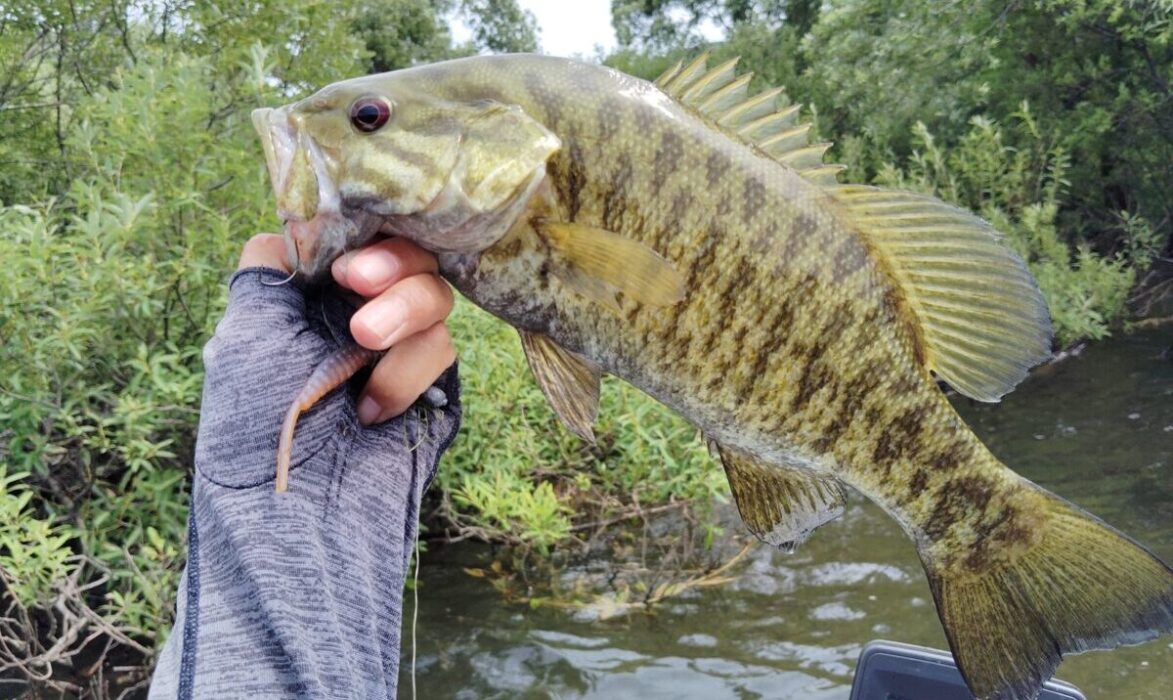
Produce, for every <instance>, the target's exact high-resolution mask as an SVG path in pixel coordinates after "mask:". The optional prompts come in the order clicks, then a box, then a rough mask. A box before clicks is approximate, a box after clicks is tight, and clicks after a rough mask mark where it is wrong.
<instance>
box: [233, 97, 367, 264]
mask: <svg viewBox="0 0 1173 700" xmlns="http://www.w3.org/2000/svg"><path fill="white" fill-rule="evenodd" d="M252 122H253V127H254V128H255V129H256V131H257V135H258V136H260V138H261V147H262V148H263V149H264V152H265V165H266V166H267V168H268V170H269V181H270V182H271V183H272V185H273V192H274V193H275V194H276V196H277V215H278V216H279V217H281V220H282V222H283V223H284V235H285V248H286V253H287V256H288V259H289V266H290V269H291V270H292V271H293V272H295V273H297V274H298V275H299V276H301V277H303V278H307V279H309V280H310V281H319V280H321V279H323V278H325V277H327V276H328V275H329V270H330V264H331V263H333V262H334V259H335V258H337V257H338V256H339V255H341V254H342V253H344V252H345V251H346V250H347V249H348V248H354V247H357V246H359V245H361V244H362V243H363V242H365V240H366V239H369V238H370V237H371V236H373V235H374V233H375V230H376V229H377V228H378V223H377V222H355V221H353V220H351V218H350V217H347V216H345V215H344V214H343V212H342V197H341V194H340V193H339V190H338V187H337V185H336V184H335V182H334V178H333V177H332V176H331V174H330V169H329V167H328V163H327V159H326V156H325V155H324V154H323V153H322V150H321V148H319V147H318V144H317V143H315V142H314V140H313V139H312V138H310V137H309V136H308V135H306V133H305V131H304V130H302V129H299V128H298V123H297V117H296V116H295V115H294V114H291V113H290V112H289V110H288V108H286V107H279V108H276V109H272V108H262V109H256V110H253V112H252Z"/></svg>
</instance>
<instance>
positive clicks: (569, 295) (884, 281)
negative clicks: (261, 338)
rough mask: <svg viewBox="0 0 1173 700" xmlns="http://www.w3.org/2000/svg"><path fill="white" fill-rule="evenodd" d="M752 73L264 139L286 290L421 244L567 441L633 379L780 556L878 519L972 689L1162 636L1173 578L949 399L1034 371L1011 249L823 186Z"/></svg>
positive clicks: (425, 71) (464, 78) (993, 236)
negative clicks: (902, 540) (823, 533)
mask: <svg viewBox="0 0 1173 700" xmlns="http://www.w3.org/2000/svg"><path fill="white" fill-rule="evenodd" d="M747 82H748V80H747V79H746V78H745V77H739V78H734V73H733V71H732V65H731V64H724V65H723V66H721V67H718V68H716V69H714V70H713V71H711V72H708V71H707V69H706V67H705V66H704V61H703V59H698V60H697V61H695V62H692V63H690V64H688V65H684V64H681V65H679V66H677V67H675V68H674V69H673V70H672V71H670V72H669V73H668V74H666V75H665V76H664V77H663V78H662V79H661V80H660V81H657V83H656V84H651V83H647V82H644V81H642V80H638V79H635V78H632V77H630V76H625V75H623V74H621V73H618V72H616V71H612V70H609V69H606V68H603V67H599V66H593V65H588V64H584V63H579V62H575V61H570V60H565V59H555V58H548V57H538V56H495V57H477V58H471V59H465V60H460V61H453V62H447V63H441V64H436V65H432V66H421V67H418V68H413V69H410V70H406V71H399V72H395V73H389V74H384V75H377V76H367V77H364V78H359V79H355V80H351V81H344V82H341V83H336V84H335V85H332V86H328V87H326V88H324V89H323V90H321V91H319V92H318V93H317V94H315V95H313V96H311V97H309V98H306V99H305V100H302V101H300V102H298V103H296V104H294V105H291V106H289V107H285V108H280V109H277V110H258V111H257V112H256V113H254V123H255V124H256V126H257V129H258V132H259V133H260V135H261V138H262V143H263V145H264V147H265V154H266V162H267V164H268V167H269V172H270V176H271V179H272V180H273V184H274V189H275V191H276V193H277V201H278V209H279V212H280V213H281V214H282V216H283V217H284V218H285V219H286V220H287V223H286V238H287V241H288V242H289V249H290V254H291V262H292V264H293V265H294V266H295V267H296V268H297V269H298V270H299V271H300V272H301V273H303V274H304V275H306V276H308V277H311V278H312V277H318V276H323V275H325V274H326V273H327V271H328V269H329V264H330V262H331V261H332V260H333V259H334V258H335V257H336V256H337V255H339V254H340V253H341V252H343V251H344V250H346V249H348V248H353V247H355V246H359V245H362V244H364V243H365V242H366V241H368V240H370V238H371V237H372V236H374V235H376V234H377V233H378V232H383V233H389V234H392V235H398V236H404V237H407V238H410V239H412V240H414V241H416V242H417V243H419V244H420V245H421V246H423V247H424V248H427V249H428V250H431V251H433V252H434V253H436V254H437V256H438V260H439V263H440V272H441V273H442V274H443V275H444V276H445V277H446V278H447V279H448V280H449V281H450V282H451V283H452V284H453V285H454V286H455V287H457V288H458V289H459V290H460V291H461V292H462V293H463V294H465V295H466V296H467V297H468V298H470V299H471V300H473V301H474V302H475V303H477V304H478V305H480V306H481V307H482V308H484V309H486V310H488V311H489V312H491V313H493V314H495V315H497V316H498V317H500V318H502V319H503V320H505V321H506V322H508V323H510V324H511V325H513V326H515V327H516V328H517V329H518V330H519V331H520V333H521V335H522V347H523V349H524V350H525V353H526V357H527V361H528V362H529V364H530V367H531V369H533V370H534V374H535V377H536V379H537V381H538V384H539V386H541V388H542V390H543V392H544V393H545V395H546V397H547V398H548V399H549V401H550V403H551V406H552V407H553V408H554V410H555V412H556V413H558V415H559V416H560V417H561V418H562V420H563V422H564V423H565V424H566V426H567V427H568V428H569V429H570V430H572V431H574V432H575V433H576V434H578V435H580V436H582V437H584V438H586V439H592V438H593V430H592V426H591V422H592V421H593V419H594V415H595V411H596V409H597V402H598V390H599V389H598V382H599V377H600V375H601V374H602V373H603V372H607V373H610V374H614V375H616V376H618V377H621V378H623V379H625V380H626V381H628V382H630V383H631V384H633V385H635V386H636V387H639V388H640V389H642V390H643V391H645V392H647V393H648V394H649V395H651V396H653V397H655V398H656V399H658V400H660V401H661V402H663V403H664V404H666V405H668V406H669V407H671V408H673V409H674V410H676V411H678V412H679V413H681V414H682V415H683V416H685V417H686V418H687V419H689V420H690V421H691V422H692V423H694V424H695V425H696V426H697V427H698V428H699V429H700V430H701V431H702V432H703V433H704V435H705V436H706V438H707V439H709V440H710V441H711V445H712V446H713V448H714V451H715V452H716V454H717V455H718V456H719V458H720V460H721V462H722V464H723V465H724V467H725V471H726V474H727V476H728V477H729V483H730V489H731V492H732V494H733V496H734V501H735V503H736V504H737V507H738V509H739V511H740V513H741V514H742V517H743V520H744V521H745V523H746V525H747V527H749V528H750V530H751V531H752V532H754V534H755V535H757V536H758V537H759V538H761V539H762V540H763V541H766V542H768V543H770V544H772V545H775V546H778V547H781V548H783V549H786V550H789V549H792V548H793V547H794V546H795V545H796V544H797V543H799V542H801V541H802V540H803V539H804V538H805V537H807V536H808V535H809V534H810V533H811V531H813V530H814V529H815V528H817V527H819V526H820V525H822V524H823V523H825V522H827V521H829V520H831V519H834V518H835V517H836V516H837V515H838V514H840V513H842V511H843V507H844V499H845V493H844V491H843V488H842V486H841V484H842V483H846V484H849V485H851V486H853V487H854V488H855V489H856V490H858V491H859V492H860V493H862V494H864V495H865V496H867V497H868V498H870V499H871V500H873V501H874V502H876V503H877V504H879V505H880V506H881V507H882V508H883V509H884V510H885V511H886V512H888V513H889V514H890V515H891V516H892V517H893V518H895V519H896V520H897V522H899V523H900V524H901V526H902V527H903V528H904V529H905V531H906V532H907V533H908V534H909V535H910V536H911V538H912V539H913V540H914V542H915V543H916V546H917V550H918V553H919V555H920V557H921V561H922V563H923V564H924V568H925V572H926V574H927V576H928V580H929V584H930V588H931V590H932V592H933V596H934V600H935V601H936V603H937V610H938V613H939V615H940V617H941V620H942V623H943V625H944V628H945V632H946V636H947V637H948V639H949V643H950V648H951V649H952V651H953V654H954V658H955V659H956V660H957V662H958V666H959V668H960V669H961V671H962V674H963V676H964V677H965V679H966V682H967V683H968V684H969V687H970V688H971V690H972V691H973V692H974V694H975V695H976V696H978V697H982V698H998V699H1000V700H1005V699H1013V700H1021V699H1027V698H1034V697H1036V696H1037V693H1038V691H1039V688H1040V686H1041V685H1042V683H1043V682H1044V681H1045V680H1046V678H1048V677H1050V676H1051V674H1052V673H1053V672H1054V670H1055V667H1056V666H1057V664H1058V663H1059V660H1060V658H1061V655H1062V654H1063V653H1071V652H1079V651H1083V650H1086V649H1090V648H1111V647H1114V646H1117V645H1119V644H1128V643H1136V642H1139V641H1143V640H1145V639H1150V638H1152V637H1154V636H1156V635H1157V634H1160V633H1167V632H1168V631H1169V630H1170V628H1171V627H1173V574H1171V572H1170V570H1169V567H1168V566H1167V565H1165V564H1164V563H1163V562H1161V561H1160V560H1158V559H1156V558H1155V557H1153V556H1152V555H1151V554H1150V553H1148V552H1147V551H1146V550H1144V549H1143V548H1142V547H1140V546H1139V545H1137V544H1136V543H1135V542H1133V541H1132V540H1130V539H1128V538H1127V537H1125V536H1124V535H1121V534H1120V533H1118V532H1116V531H1114V530H1112V529H1111V528H1109V527H1107V526H1105V525H1103V524H1102V523H1100V522H1099V521H1097V520H1095V519H1094V518H1093V517H1091V516H1089V515H1088V514H1086V513H1084V512H1083V511H1081V510H1079V509H1078V508H1077V507H1075V506H1073V505H1071V504H1069V503H1067V502H1065V501H1063V500H1062V499H1060V498H1058V497H1056V496H1054V495H1053V494H1050V493H1048V492H1046V491H1044V490H1043V489H1041V488H1039V487H1037V486H1036V485H1034V484H1032V483H1030V482H1029V481H1027V480H1025V479H1023V478H1022V477H1019V476H1018V475H1016V474H1014V473H1013V472H1012V471H1010V470H1009V469H1008V468H1007V467H1005V466H1004V465H1003V464H1001V463H1000V461H999V460H997V459H996V458H995V457H994V456H993V455H992V454H991V453H990V452H989V450H988V449H987V448H986V447H985V446H984V445H982V444H981V442H980V441H979V440H978V439H977V437H976V436H975V435H974V434H973V432H972V431H971V430H969V428H968V427H967V426H966V425H965V424H964V422H963V421H962V420H961V419H960V418H959V417H958V415H957V414H956V412H954V410H953V409H952V407H951V406H950V404H949V402H948V401H947V400H946V399H945V398H944V396H943V394H942V393H941V391H940V390H939V389H938V387H937V381H936V378H937V376H939V377H941V378H943V379H945V380H947V381H948V382H949V383H950V384H951V385H953V386H954V387H955V388H956V389H957V390H958V391H960V392H961V393H963V394H965V395H966V396H969V397H971V398H975V399H978V400H983V401H994V400H997V399H998V398H999V397H1000V396H1001V395H1002V394H1004V393H1006V392H1007V391H1009V390H1010V389H1012V388H1013V386H1014V385H1015V384H1016V383H1017V382H1018V381H1020V380H1021V379H1022V378H1023V377H1024V376H1025V375H1026V372H1027V370H1028V369H1029V367H1030V366H1031V365H1032V364H1035V363H1037V362H1038V361H1039V360H1040V359H1041V358H1043V357H1045V356H1046V355H1047V354H1048V352H1049V348H1050V325H1049V319H1048V317H1047V314H1046V308H1045V303H1044V301H1043V299H1042V297H1041V294H1040V293H1039V291H1038V288H1037V285H1036V284H1035V283H1034V281H1033V279H1032V278H1031V277H1030V274H1029V272H1028V271H1027V270H1026V267H1025V265H1024V263H1023V262H1022V261H1021V259H1019V258H1018V257H1017V256H1015V255H1014V254H1013V253H1012V252H1010V251H1009V250H1007V249H1006V248H1005V246H1003V245H1002V244H1001V243H999V241H998V234H997V233H996V232H995V231H994V230H993V229H992V228H990V227H989V225H988V224H986V223H985V222H982V221H981V220H979V219H977V218H976V217H974V216H973V215H972V214H970V213H968V212H965V211H963V210H960V209H957V208H955V207H952V206H951V205H948V204H945V203H943V202H941V201H940V200H937V199H935V198H932V197H928V196H925V195H919V194H916V193H907V192H897V191H890V190H883V189H879V188H872V187H861V186H850V185H839V184H838V183H837V182H835V181H834V173H835V172H836V167H835V166H825V165H823V164H822V162H821V155H822V152H823V150H824V147H822V146H820V145H818V144H814V145H811V144H807V142H806V133H807V131H808V129H809V127H807V126H805V125H801V124H797V123H796V122H795V121H794V120H795V119H796V116H795V115H796V110H795V109H793V108H789V107H784V106H783V107H777V106H775V105H774V104H773V102H774V95H776V92H770V93H763V94H760V95H758V96H753V97H747V95H746V94H745V92H744V87H745V85H746V84H747ZM771 110H776V111H773V112H771ZM364 115H365V116H364ZM371 115H377V120H376V121H375V122H371V121H370V119H369V117H371ZM934 373H935V375H936V376H935V375H934ZM283 445H284V443H283Z"/></svg>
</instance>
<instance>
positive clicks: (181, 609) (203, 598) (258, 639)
mask: <svg viewBox="0 0 1173 700" xmlns="http://www.w3.org/2000/svg"><path fill="white" fill-rule="evenodd" d="M280 279H281V275H279V274H278V273H277V272H275V271H273V270H267V269H262V268H253V269H248V270H243V271H241V272H238V273H237V274H236V275H234V276H233V278H232V281H231V282H230V283H229V284H230V292H229V303H228V310H227V311H226V313H225V316H224V319H223V320H222V321H221V322H220V324H219V325H218V326H217V328H216V333H215V335H214V337H213V338H212V340H211V341H209V343H208V345H207V347H206V348H205V349H204V363H205V367H206V372H207V374H206V377H205V380H204V395H203V405H202V409H201V415H200V428H199V434H198V438H197V445H196V458H195V462H196V474H195V477H194V486H193V489H192V506H191V515H190V517H189V522H188V539H189V541H188V545H189V547H188V550H189V551H188V563H187V568H186V570H185V572H184V575H183V579H182V583H181V585H180V589H179V597H178V600H179V605H178V614H177V619H176V622H175V627H174V628H173V630H172V633H171V636H170V638H169V639H168V640H167V644H166V646H165V648H164V650H163V653H162V655H161V657H160V659H159V663H158V665H157V667H156V669H155V674H154V678H153V680H152V685H151V691H150V697H151V698H175V697H178V698H182V699H184V700H186V699H187V698H246V697H247V698H274V697H303V698H391V697H394V696H395V685H396V679H397V671H398V666H399V637H400V623H401V619H400V614H401V608H402V595H403V586H404V579H405V575H406V572H407V566H408V561H409V558H410V556H411V550H412V543H413V541H414V538H415V527H416V519H417V513H418V509H419V503H420V498H421V497H422V495H423V492H424V490H425V489H426V488H427V486H428V484H429V482H430V481H431V479H432V476H433V475H434V473H435V467H436V462H437V460H438V459H439V457H440V454H441V453H442V452H443V451H444V449H446V448H447V446H448V444H449V443H450V442H451V441H452V438H453V437H454V436H455V434H456V430H457V428H458V427H459V423H460V401H459V384H458V380H457V374H456V367H455V365H454V366H453V367H451V368H449V370H448V371H447V372H446V373H445V374H444V375H443V376H442V377H441V378H440V379H439V380H438V381H437V383H436V386H437V388H438V389H440V390H441V391H443V392H444V395H445V396H446V398H447V403H446V405H445V406H444V407H443V408H435V407H432V405H428V404H427V403H426V402H425V401H423V400H421V401H420V402H417V404H416V405H415V406H413V407H412V408H411V409H409V410H408V412H407V413H405V414H404V415H403V416H401V417H399V418H396V419H394V420H391V421H388V422H386V423H384V424H381V425H378V426H373V427H370V428H364V427H362V426H361V425H359V423H358V421H357V418H356V417H355V408H354V397H353V395H348V394H347V391H346V390H342V389H339V390H336V391H335V392H333V393H332V394H330V395H329V396H327V397H326V398H325V399H323V401H322V402H321V403H320V404H319V405H318V406H316V407H314V408H313V409H311V410H310V411H309V412H308V413H306V414H304V415H303V416H302V418H301V421H300V422H299V424H298V427H297V435H296V438H295V442H294V452H293V454H294V460H293V469H292V471H291V473H290V487H289V491H288V492H287V493H285V494H277V493H275V492H274V488H273V477H274V468H275V467H274V459H275V455H276V449H277V431H278V428H279V426H280V423H281V419H282V417H283V415H284V412H285V410H286V409H287V408H288V405H289V403H290V401H292V399H293V396H294V394H296V393H297V391H298V390H299V388H300V386H301V384H302V383H303V382H304V381H305V379H306V378H307V377H308V376H309V374H310V372H311V371H312V370H313V368H314V367H315V366H316V365H317V364H318V363H319V362H321V361H322V359H323V358H325V357H326V356H327V355H328V354H329V353H330V352H331V351H332V350H333V349H334V348H336V347H337V343H336V342H335V341H334V340H333V339H332V337H333V334H334V333H338V332H341V333H342V334H345V333H346V331H345V330H341V331H339V329H345V328H346V327H347V322H346V321H347V318H348V317H349V307H348V306H347V305H345V304H344V303H342V302H341V301H340V300H337V299H321V298H314V297H309V296H307V295H306V294H303V292H302V291H301V290H300V289H298V288H296V287H294V286H291V285H285V286H279V287H269V286H264V285H262V284H261V282H262V280H266V281H277V280H280ZM352 384H353V382H352ZM430 393H431V394H433V395H434V394H435V393H436V392H430ZM435 403H441V402H435Z"/></svg>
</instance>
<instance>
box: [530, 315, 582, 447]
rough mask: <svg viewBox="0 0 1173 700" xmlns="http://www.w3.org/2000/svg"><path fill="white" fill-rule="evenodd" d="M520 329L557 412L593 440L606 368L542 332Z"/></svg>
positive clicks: (541, 384)
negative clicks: (601, 382) (603, 372)
mask: <svg viewBox="0 0 1173 700" xmlns="http://www.w3.org/2000/svg"><path fill="white" fill-rule="evenodd" d="M518 333H519V334H520V335H521V347H522V349H524V350H525V359H526V360H527V361H528V362H529V368H530V370H531V371H532V372H533V373H534V377H535V378H537V380H538V386H539V387H541V388H542V393H543V394H545V395H546V400H547V401H549V402H550V406H551V407H552V408H553V409H554V413H556V414H558V418H560V419H561V420H562V423H563V425H565V426H566V427H567V428H569V429H570V432H572V433H574V434H575V435H577V436H579V437H580V438H582V439H583V440H586V441H588V442H591V443H593V442H594V441H595V431H594V430H593V428H592V426H593V425H594V423H595V416H596V414H598V412H599V377H600V376H601V374H602V372H601V371H600V370H599V368H598V367H597V366H595V365H594V364H592V363H590V362H588V361H587V360H585V359H583V358H582V357H579V356H578V355H576V354H574V353H572V352H570V351H569V350H566V349H565V348H563V347H561V346H559V345H558V344H557V343H555V342H554V341H552V340H550V339H549V338H548V337H546V336H544V335H542V334H540V333H530V332H528V331H521V330H519V331H518Z"/></svg>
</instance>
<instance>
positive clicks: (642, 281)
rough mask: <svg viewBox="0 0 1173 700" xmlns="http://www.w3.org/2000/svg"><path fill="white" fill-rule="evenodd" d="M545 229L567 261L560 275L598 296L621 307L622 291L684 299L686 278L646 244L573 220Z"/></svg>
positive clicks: (656, 302)
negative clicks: (618, 298)
mask: <svg viewBox="0 0 1173 700" xmlns="http://www.w3.org/2000/svg"><path fill="white" fill-rule="evenodd" d="M541 232H542V234H543V236H544V238H545V239H546V241H547V242H548V243H549V245H550V247H551V248H552V249H553V250H554V251H555V252H556V253H557V256H558V258H560V261H561V262H562V263H563V267H562V269H560V270H556V271H555V274H557V275H558V276H559V277H560V278H561V279H562V280H563V281H564V282H565V283H567V284H568V285H570V286H571V287H572V288H574V289H575V291H577V292H579V293H580V294H582V295H583V296H585V297H587V298H589V299H591V300H593V301H596V302H599V303H601V304H603V305H604V306H607V307H609V308H612V309H617V308H618V304H617V303H616V301H615V294H616V292H622V293H623V295H624V296H626V297H629V298H631V299H634V300H635V301H638V302H640V303H641V304H647V305H648V306H671V305H672V304H675V303H677V302H679V301H680V300H682V299H684V292H685V290H684V277H683V276H682V275H681V274H680V273H679V272H677V271H676V269H675V268H674V267H672V264H671V263H670V262H668V261H667V260H665V259H664V257H663V256H661V255H660V254H659V253H657V252H656V251H654V250H652V249H651V248H649V247H648V246H646V245H644V244H643V243H640V242H638V241H633V240H631V239H629V238H624V237H623V236H620V235H619V234H617V233H612V232H611V231H606V230H604V229H601V228H594V227H591V226H582V225H580V224H572V223H545V224H542V226H541Z"/></svg>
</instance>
